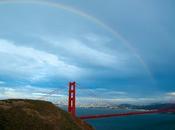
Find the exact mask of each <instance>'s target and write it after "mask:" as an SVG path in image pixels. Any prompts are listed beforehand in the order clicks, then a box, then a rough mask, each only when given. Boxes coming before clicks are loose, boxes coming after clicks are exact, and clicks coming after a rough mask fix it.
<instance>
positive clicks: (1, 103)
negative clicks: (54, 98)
mask: <svg viewBox="0 0 175 130" xmlns="http://www.w3.org/2000/svg"><path fill="white" fill-rule="evenodd" d="M0 130H93V128H92V127H91V126H90V125H88V124H87V123H85V122H84V121H82V120H80V119H77V118H76V119H74V118H72V117H71V116H70V115H69V114H68V113H67V112H65V111H63V110H61V109H59V108H58V107H56V106H55V105H53V104H52V103H50V102H46V101H38V100H23V99H9V100H0Z"/></svg>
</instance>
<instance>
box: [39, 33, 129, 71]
mask: <svg viewBox="0 0 175 130" xmlns="http://www.w3.org/2000/svg"><path fill="white" fill-rule="evenodd" d="M95 38H96V37H95V35H94V36H93V42H91V41H90V42H88V43H86V42H84V43H83V40H81V39H76V38H62V39H56V38H51V37H48V36H47V37H41V39H42V40H44V41H45V42H47V43H50V44H51V45H52V46H54V47H56V48H58V50H59V51H60V52H63V51H64V52H66V54H65V53H64V56H66V58H67V59H68V60H70V59H72V58H74V59H76V62H79V63H80V64H86V66H98V67H107V68H113V69H114V68H117V67H119V66H120V67H122V66H123V65H125V64H126V60H127V57H125V56H124V55H121V53H117V52H115V53H117V54H118V55H116V54H115V53H113V52H112V51H110V49H109V48H108V47H107V46H104V45H103V44H100V45H99V42H98V41H99V39H100V38H101V37H99V36H98V38H97V39H98V40H94V39H95ZM102 39H103V38H101V40H102ZM97 45H98V46H97ZM104 47H105V48H104ZM106 50H108V51H106Z"/></svg>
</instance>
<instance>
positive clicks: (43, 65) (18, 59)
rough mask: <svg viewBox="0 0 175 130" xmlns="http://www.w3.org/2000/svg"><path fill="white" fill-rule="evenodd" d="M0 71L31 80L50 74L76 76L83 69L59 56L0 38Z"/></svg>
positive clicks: (67, 76)
mask: <svg viewBox="0 0 175 130" xmlns="http://www.w3.org/2000/svg"><path fill="white" fill-rule="evenodd" d="M0 57H1V62H0V66H1V68H0V71H1V73H2V72H3V73H8V74H10V75H14V76H21V77H25V76H26V78H29V79H31V80H34V81H35V80H40V79H43V78H47V77H49V76H52V75H57V76H61V77H66V78H71V77H78V76H79V75H81V73H83V71H84V70H83V69H82V68H80V67H78V66H75V65H72V64H70V63H66V62H65V61H63V60H61V59H60V58H59V56H57V55H54V54H52V53H48V52H45V51H40V50H37V49H34V48H31V47H25V46H17V45H15V44H14V42H12V41H9V40H5V39H0Z"/></svg>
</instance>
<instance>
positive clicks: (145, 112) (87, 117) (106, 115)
mask: <svg viewBox="0 0 175 130" xmlns="http://www.w3.org/2000/svg"><path fill="white" fill-rule="evenodd" d="M169 112H175V109H162V110H149V111H133V112H126V113H114V114H97V115H87V116H80V117H79V118H80V119H95V118H106V117H120V116H130V115H142V114H156V113H169Z"/></svg>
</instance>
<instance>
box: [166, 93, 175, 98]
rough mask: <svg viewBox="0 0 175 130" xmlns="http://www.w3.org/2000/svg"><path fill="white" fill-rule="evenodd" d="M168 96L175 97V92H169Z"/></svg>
mask: <svg viewBox="0 0 175 130" xmlns="http://www.w3.org/2000/svg"><path fill="white" fill-rule="evenodd" d="M166 95H167V96H173V97H175V92H168V93H166Z"/></svg>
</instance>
